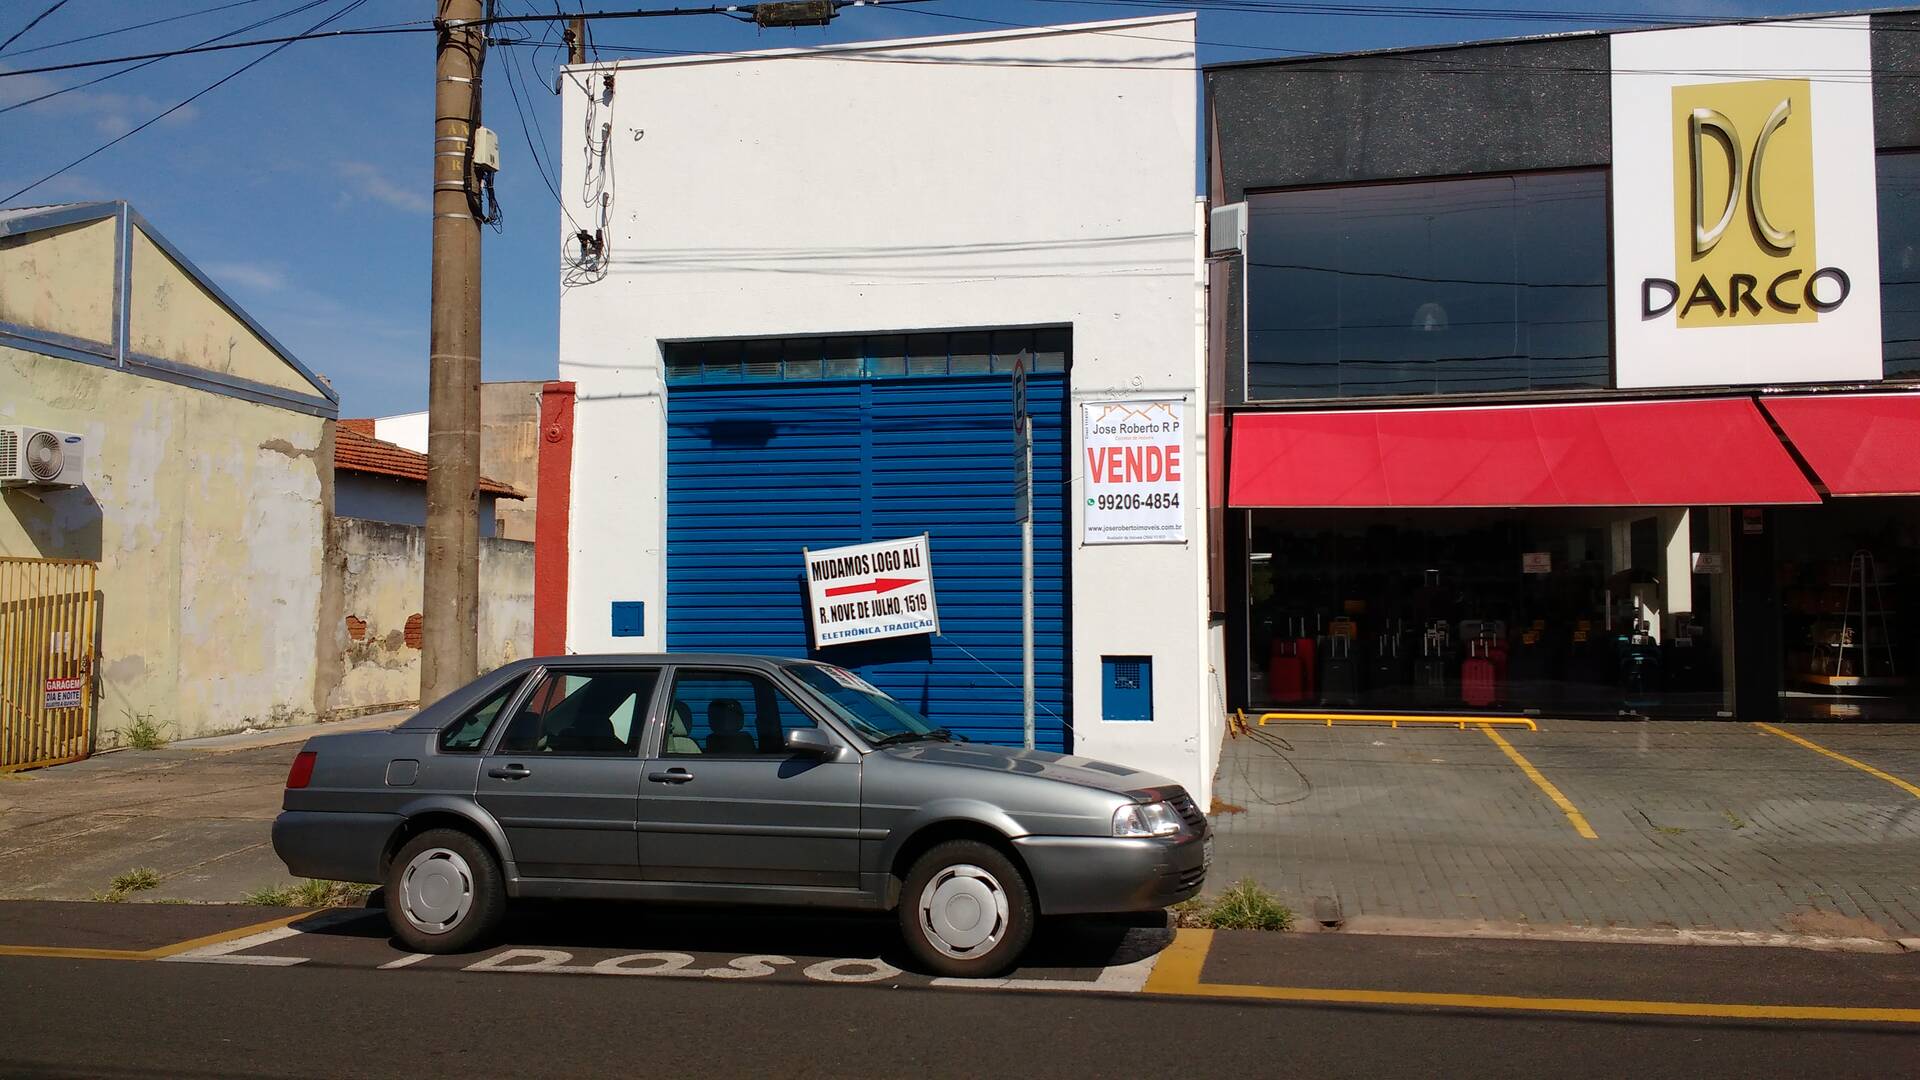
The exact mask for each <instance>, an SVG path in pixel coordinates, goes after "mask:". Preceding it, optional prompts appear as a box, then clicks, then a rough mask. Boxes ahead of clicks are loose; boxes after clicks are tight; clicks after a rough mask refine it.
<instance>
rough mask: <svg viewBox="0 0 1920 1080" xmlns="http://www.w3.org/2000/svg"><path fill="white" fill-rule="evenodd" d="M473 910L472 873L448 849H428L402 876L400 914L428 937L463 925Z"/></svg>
mask: <svg viewBox="0 0 1920 1080" xmlns="http://www.w3.org/2000/svg"><path fill="white" fill-rule="evenodd" d="M472 907H473V870H472V868H471V867H469V866H468V865H467V860H465V859H463V858H461V857H460V854H459V853H458V852H456V851H452V850H449V849H447V848H438V847H437V848H428V849H427V850H425V851H423V852H421V853H420V854H418V855H415V856H414V857H413V861H412V862H410V863H408V864H407V869H406V872H405V873H403V874H401V875H400V913H401V914H402V915H405V916H406V918H407V921H408V922H409V923H412V924H413V926H414V928H415V929H417V930H419V931H421V932H422V933H426V934H444V933H446V932H447V931H449V930H451V929H453V928H454V927H456V926H459V925H460V922H461V920H463V919H465V918H466V917H467V912H468V911H469V910H470V909H471V908H472Z"/></svg>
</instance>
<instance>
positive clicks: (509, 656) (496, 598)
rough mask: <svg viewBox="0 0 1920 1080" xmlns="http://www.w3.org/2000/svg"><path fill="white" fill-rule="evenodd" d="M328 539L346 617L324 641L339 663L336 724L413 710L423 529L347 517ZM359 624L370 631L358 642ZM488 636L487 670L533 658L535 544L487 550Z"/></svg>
mask: <svg viewBox="0 0 1920 1080" xmlns="http://www.w3.org/2000/svg"><path fill="white" fill-rule="evenodd" d="M328 539H329V543H328V548H327V575H328V579H329V581H328V589H327V592H328V595H329V596H330V597H337V601H335V600H332V599H330V601H329V603H330V604H337V610H334V611H329V612H328V615H327V618H326V621H325V623H324V625H323V633H325V634H326V635H327V636H328V637H329V638H330V641H331V644H330V646H329V648H330V649H331V652H330V653H329V655H331V656H334V657H337V658H338V659H337V661H336V662H334V664H333V665H332V668H331V670H326V671H323V672H322V675H321V679H322V683H323V685H324V689H323V693H324V703H323V711H324V712H325V714H326V715H327V716H328V717H330V718H332V717H346V716H353V715H358V714H361V713H368V712H377V711H379V710H381V709H390V708H402V707H407V706H411V705H412V704H413V703H414V702H415V701H416V700H417V699H418V698H419V695H420V650H419V649H418V648H417V647H415V646H412V645H409V644H407V640H406V625H407V620H408V619H409V618H411V617H412V616H413V615H415V614H419V613H420V607H421V605H420V595H421V584H420V583H421V574H422V567H423V565H424V558H425V554H426V543H425V539H424V533H423V530H422V529H421V528H420V527H419V526H415V525H393V524H388V523H386V522H378V521H364V520H362V519H359V518H348V517H339V518H335V519H333V524H332V526H331V528H330V529H329V531H328ZM350 620H357V621H358V622H360V623H364V624H365V626H364V630H363V631H362V634H361V636H360V639H359V640H357V641H356V640H354V635H353V634H352V633H350V632H349V625H350ZM479 636H480V667H481V669H482V670H483V671H486V670H492V669H493V668H496V667H498V666H500V665H501V664H504V663H507V662H508V661H510V660H517V659H520V658H521V657H524V656H528V655H530V654H531V653H532V650H533V545H532V544H529V543H525V542H523V541H517V540H500V539H496V538H487V539H483V540H481V541H480V630H479Z"/></svg>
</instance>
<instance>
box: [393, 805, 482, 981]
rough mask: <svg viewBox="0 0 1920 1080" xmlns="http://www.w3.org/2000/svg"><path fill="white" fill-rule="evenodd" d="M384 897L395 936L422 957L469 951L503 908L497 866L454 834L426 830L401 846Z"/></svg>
mask: <svg viewBox="0 0 1920 1080" xmlns="http://www.w3.org/2000/svg"><path fill="white" fill-rule="evenodd" d="M384 891H385V898H386V909H387V923H388V924H389V925H390V926H392V927H393V936H394V937H397V938H399V939H400V943H401V944H403V945H405V946H406V947H407V948H409V949H412V950H413V951H414V952H421V953H454V952H461V951H463V950H465V949H468V948H471V947H472V946H473V945H474V943H475V942H477V941H479V940H481V939H482V938H484V937H486V936H487V935H488V934H491V933H492V932H493V931H494V929H495V928H496V927H498V926H499V924H500V920H501V918H502V916H503V915H504V914H505V913H506V908H507V890H506V885H505V883H504V882H503V881H502V880H501V875H500V863H499V861H498V860H496V859H495V858H494V857H493V852H491V851H489V850H487V846H486V845H485V844H483V843H481V842H480V841H478V840H476V839H474V838H473V837H472V836H469V835H467V834H466V833H463V832H461V831H459V830H458V829H428V830H427V831H426V832H423V833H421V834H420V835H419V836H416V837H414V838H413V839H411V840H409V841H407V842H406V844H404V845H402V847H401V848H400V852H399V854H397V855H395V856H394V857H393V865H392V866H390V867H389V868H388V869H387V884H386V888H385V890H384Z"/></svg>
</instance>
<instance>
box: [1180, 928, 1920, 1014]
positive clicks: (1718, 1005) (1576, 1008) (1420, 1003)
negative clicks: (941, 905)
mask: <svg viewBox="0 0 1920 1080" xmlns="http://www.w3.org/2000/svg"><path fill="white" fill-rule="evenodd" d="M1213 933H1214V932H1213V931H1211V930H1181V931H1179V933H1178V934H1177V935H1176V936H1175V938H1174V941H1173V944H1172V945H1170V946H1168V947H1167V951H1166V952H1164V953H1162V954H1161V956H1160V963H1159V964H1157V965H1156V966H1155V967H1154V971H1153V976H1152V977H1151V978H1149V979H1148V980H1147V984H1146V991H1145V992H1146V993H1149V994H1167V995H1172V996H1176V997H1215V998H1246V999H1254V1000H1264V1001H1278V1002H1287V1003H1290V1004H1297V1005H1363V1006H1366V1005H1371V1006H1378V1007H1383V1008H1390V1007H1399V1008H1406V1007H1417V1008H1441V1009H1469V1010H1474V1011H1477V1012H1519V1013H1587V1014H1596V1015H1602V1016H1670V1017H1677V1018H1681V1019H1710V1020H1797V1021H1817V1022H1826V1023H1853V1024H1859V1023H1868V1024H1920V1009H1896V1008H1865V1007H1855V1006H1838V1005H1759V1004H1746V1003H1734V1002H1716V1001H1643V1000H1637V999H1632V998H1552V997H1523V996H1520V995H1514V994H1448V993H1433V992H1429V991H1418V990H1357V989H1345V988H1336V987H1317V986H1249V985H1241V984H1236V983H1208V982H1202V981H1201V972H1202V969H1203V968H1204V967H1205V966H1206V962H1207V952H1208V951H1209V950H1210V949H1211V948H1212V947H1213Z"/></svg>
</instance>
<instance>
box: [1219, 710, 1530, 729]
mask: <svg viewBox="0 0 1920 1080" xmlns="http://www.w3.org/2000/svg"><path fill="white" fill-rule="evenodd" d="M1245 720H1246V714H1245V713H1242V714H1241V721H1242V723H1243V724H1244V723H1245ZM1269 720H1272V721H1276V722H1278V721H1282V720H1312V721H1316V722H1319V723H1324V724H1326V726H1328V727H1332V726H1333V725H1334V724H1335V723H1336V722H1338V723H1354V724H1391V725H1392V726H1394V727H1399V726H1400V725H1401V724H1446V725H1447V726H1448V727H1457V728H1459V729H1460V730H1461V731H1465V730H1467V725H1468V724H1481V725H1486V724H1512V725H1513V726H1514V727H1523V728H1526V729H1527V730H1528V731H1539V730H1540V725H1539V724H1536V723H1534V722H1533V721H1532V720H1529V719H1528V718H1526V717H1524V716H1446V715H1437V716H1418V715H1414V714H1411V713H1351V712H1344V713H1328V712H1264V713H1261V714H1260V716H1259V717H1258V722H1259V724H1260V726H1261V727H1266V726H1267V721H1269Z"/></svg>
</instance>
